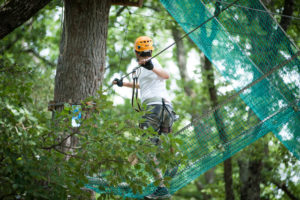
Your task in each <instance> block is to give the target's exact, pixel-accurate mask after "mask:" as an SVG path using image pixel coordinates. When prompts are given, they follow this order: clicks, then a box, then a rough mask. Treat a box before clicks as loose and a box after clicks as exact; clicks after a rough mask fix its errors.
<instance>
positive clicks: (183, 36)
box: [107, 0, 239, 90]
mask: <svg viewBox="0 0 300 200" xmlns="http://www.w3.org/2000/svg"><path fill="white" fill-rule="evenodd" d="M238 1H239V0H235V1H234V2H232V3H230V4H229V5H228V6H227V7H226V8H224V9H222V10H221V11H220V12H218V13H217V14H215V15H213V16H212V17H210V18H208V19H207V20H205V21H204V22H202V23H201V24H200V25H199V26H197V27H196V28H194V29H193V30H191V31H190V32H188V33H186V34H184V35H182V36H181V37H180V38H179V39H178V40H176V41H175V42H173V43H172V44H170V45H169V46H167V47H166V48H164V49H163V50H161V51H160V52H158V53H157V54H155V55H154V56H152V57H151V58H150V59H149V60H152V59H153V58H156V57H157V56H159V55H160V54H162V53H163V52H165V51H166V50H168V49H169V48H171V47H172V46H174V45H175V44H176V43H177V42H178V41H180V40H182V39H183V38H185V37H186V36H188V35H190V34H191V33H193V32H195V31H196V30H197V29H199V28H200V27H202V26H203V25H204V24H206V23H207V22H209V21H211V20H212V19H214V18H216V17H218V16H219V15H220V14H221V13H222V12H223V11H225V10H227V9H228V8H230V7H231V6H233V5H234V4H235V3H236V2H238ZM141 67H142V66H140V65H139V66H138V67H136V68H135V69H134V70H133V71H131V72H129V73H127V74H126V75H124V76H122V77H121V79H124V78H126V77H127V76H129V75H130V74H132V73H135V72H136V70H137V69H139V68H141ZM113 86H114V84H111V85H110V86H109V87H108V88H107V90H108V89H110V88H111V87H113Z"/></svg>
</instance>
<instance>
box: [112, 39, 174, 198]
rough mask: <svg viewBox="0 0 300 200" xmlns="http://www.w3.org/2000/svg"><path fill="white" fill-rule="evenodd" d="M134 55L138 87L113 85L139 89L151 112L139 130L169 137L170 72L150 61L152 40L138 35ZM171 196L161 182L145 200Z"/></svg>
mask: <svg viewBox="0 0 300 200" xmlns="http://www.w3.org/2000/svg"><path fill="white" fill-rule="evenodd" d="M134 48H135V55H136V58H137V62H138V64H139V65H140V66H142V67H141V68H139V69H138V70H139V71H138V72H137V74H139V84H137V85H135V84H134V83H132V82H123V80H122V79H114V81H113V84H116V85H118V86H119V87H122V86H125V87H129V88H133V87H136V88H139V89H140V94H141V102H142V104H145V105H146V109H147V110H150V112H149V113H147V114H145V115H144V116H143V117H142V118H143V119H144V120H143V121H142V122H141V123H140V124H139V126H140V128H142V129H147V128H149V127H152V128H153V129H154V131H156V132H157V133H158V135H161V134H168V133H170V132H171V131H172V125H173V122H174V120H175V113H174V111H173V107H172V103H171V101H170V99H169V95H168V92H167V89H166V80H167V79H169V77H170V75H169V73H168V72H167V71H166V70H164V69H163V68H162V66H161V65H160V63H159V62H158V61H157V59H155V58H152V51H153V50H154V48H153V41H152V39H151V38H150V37H148V36H141V37H138V38H137V39H136V40H135V43H134ZM150 141H151V142H152V143H153V144H155V145H160V140H159V137H154V138H150ZM153 159H154V162H155V164H156V165H158V160H157V159H156V157H155V156H154V158H153ZM156 171H157V173H158V177H156V178H159V179H160V180H163V175H162V172H161V170H160V169H158V168H156ZM170 197H171V195H170V193H169V191H168V189H167V188H166V187H165V185H164V183H163V181H161V183H160V185H159V187H157V188H156V190H155V191H154V192H153V193H152V194H150V195H148V196H146V197H145V199H166V198H170Z"/></svg>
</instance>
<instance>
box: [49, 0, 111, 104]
mask: <svg viewBox="0 0 300 200" xmlns="http://www.w3.org/2000/svg"><path fill="white" fill-rule="evenodd" d="M110 6H111V4H110V0H102V1H99V0H84V1H82V0H66V1H65V19H64V30H63V36H62V41H61V45H60V56H59V60H58V65H57V72H56V77H55V91H54V101H55V102H72V103H78V102H80V101H81V100H83V99H85V98H87V97H89V96H92V95H95V94H96V91H97V89H98V88H99V86H100V84H101V83H102V79H103V72H104V66H105V53H106V39H107V25H108V16H109V9H110Z"/></svg>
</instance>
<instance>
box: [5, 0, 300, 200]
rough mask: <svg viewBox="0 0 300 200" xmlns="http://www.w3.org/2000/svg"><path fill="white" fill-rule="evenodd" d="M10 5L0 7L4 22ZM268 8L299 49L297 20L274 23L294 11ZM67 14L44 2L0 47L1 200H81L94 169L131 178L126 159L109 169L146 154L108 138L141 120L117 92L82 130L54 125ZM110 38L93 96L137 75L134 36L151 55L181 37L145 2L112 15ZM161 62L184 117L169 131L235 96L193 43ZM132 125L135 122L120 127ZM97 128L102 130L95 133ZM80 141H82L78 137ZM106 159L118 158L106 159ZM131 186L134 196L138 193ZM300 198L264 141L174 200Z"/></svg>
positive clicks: (280, 153)
mask: <svg viewBox="0 0 300 200" xmlns="http://www.w3.org/2000/svg"><path fill="white" fill-rule="evenodd" d="M8 2H10V1H5V0H1V1H0V5H1V7H0V13H1V14H2V13H3V8H5V5H7V4H8ZM11 2H13V1H11ZM16 2H17V1H16ZM264 3H265V5H266V6H267V8H268V9H269V10H270V11H271V12H273V13H278V15H274V17H275V19H276V20H277V21H278V23H279V24H280V25H281V26H282V27H283V29H284V30H285V31H286V32H287V35H288V36H289V37H290V39H291V40H293V41H294V42H295V43H296V45H297V46H298V47H299V45H300V37H299V32H300V26H299V24H300V20H299V18H290V17H284V16H282V15H280V14H285V15H289V16H299V14H300V5H299V2H298V3H297V2H296V1H294V0H275V1H264ZM63 6H64V3H63V2H62V1H58V0H53V1H50V3H48V4H47V5H46V6H45V7H44V8H42V9H41V10H39V11H38V12H37V13H36V14H35V15H33V16H32V17H31V18H30V19H29V20H26V21H25V23H23V24H22V25H21V26H19V27H18V28H16V29H15V30H14V31H12V32H10V33H9V34H8V35H6V36H5V37H3V38H2V39H1V40H0V97H1V98H0V116H1V118H0V126H1V130H0V166H1V167H0V199H15V198H19V199H67V198H68V197H76V198H83V199H85V198H87V196H88V195H90V194H89V193H88V192H86V193H83V192H82V190H81V189H80V188H82V186H83V183H85V182H86V181H87V179H86V176H85V175H86V174H93V173H95V172H97V170H99V168H98V167H99V163H100V164H102V165H103V166H105V165H107V166H110V167H111V166H115V168H116V169H118V170H119V173H121V174H122V173H124V174H129V172H130V165H128V163H127V162H126V159H125V160H123V161H122V163H123V164H119V163H113V161H111V160H113V159H112V158H116V159H121V158H122V157H123V158H127V157H130V155H132V152H133V151H134V152H137V151H138V150H139V149H140V148H142V147H136V148H135V149H131V148H130V145H128V146H125V147H122V148H120V147H121V146H122V145H123V143H122V142H127V143H128V144H132V143H134V140H128V138H124V136H123V137H122V136H115V134H111V135H106V134H108V132H114V133H116V132H118V131H119V132H122V130H126V131H129V132H130V131H136V130H135V129H137V121H138V118H139V117H140V116H139V115H138V114H135V113H134V111H133V110H132V108H131V102H130V100H131V92H132V91H131V90H130V89H124V88H117V87H116V86H114V87H113V88H111V89H110V90H108V91H106V92H105V93H104V94H102V93H101V92H99V94H100V95H99V96H100V97H99V96H97V95H95V97H91V98H90V99H89V100H87V101H94V102H97V105H99V107H98V109H96V110H97V112H98V115H97V116H94V115H92V114H91V113H89V118H88V119H87V120H86V121H87V122H86V126H85V128H84V127H83V128H74V127H73V128H72V127H71V128H70V125H71V123H70V120H71V119H70V115H69V112H71V111H72V107H71V106H69V107H68V106H66V108H65V110H64V111H63V112H62V114H61V115H59V117H60V118H59V117H58V118H59V119H60V122H59V124H58V122H57V120H56V121H55V120H53V119H52V118H53V116H52V112H50V111H48V103H49V102H50V101H51V100H53V99H54V87H55V76H56V73H57V66H58V65H59V63H58V61H59V48H60V44H61V40H62V31H63V20H64V19H65V17H66V16H65V15H64V8H63ZM67 14H68V13H67ZM1 17H2V15H1ZM4 17H5V16H4ZM16 20H18V19H16ZM0 25H1V24H0ZM107 31H108V33H107V40H106V52H105V53H106V54H105V71H104V72H103V79H102V80H101V83H100V85H102V87H99V89H100V88H107V87H109V85H110V84H111V81H112V80H113V79H114V78H119V77H121V76H122V75H124V74H126V73H128V72H130V71H131V70H132V69H133V68H134V67H136V66H137V64H136V60H135V56H134V51H133V42H134V40H135V39H136V38H137V37H138V36H140V35H148V36H150V37H152V38H153V39H154V45H155V51H154V53H155V52H159V50H162V49H164V48H165V47H166V46H168V45H169V44H171V43H172V42H173V41H177V40H178V38H180V36H182V35H183V34H184V32H183V31H182V29H181V28H180V27H179V25H178V24H177V23H176V22H175V21H174V20H173V19H172V17H170V15H169V14H168V13H167V11H166V10H165V9H164V8H163V6H162V5H161V4H160V2H159V1H150V0H146V1H144V5H143V6H142V7H141V8H136V7H125V6H111V8H110V11H109V21H108V26H107ZM157 59H158V60H159V61H160V63H161V64H162V65H163V67H164V68H165V69H166V70H167V71H169V73H170V75H171V78H170V79H169V80H168V81H167V87H168V90H169V93H170V94H171V97H172V98H173V104H174V107H175V109H176V112H177V113H178V114H179V115H180V121H178V122H176V125H175V128H174V130H175V131H176V130H179V129H180V128H181V127H183V126H184V125H186V124H187V123H188V122H190V121H191V120H192V119H194V118H197V116H199V115H200V114H201V113H202V112H203V111H205V110H207V108H210V107H214V106H216V105H217V104H218V103H219V102H222V101H224V100H225V99H226V98H228V96H229V95H231V94H233V93H234V91H233V89H232V87H231V86H230V84H229V83H227V82H226V80H225V79H224V78H222V77H221V76H220V74H219V73H218V72H217V71H216V70H215V68H214V67H213V66H212V64H211V63H210V62H209V60H208V59H207V58H206V57H205V56H204V54H203V53H202V52H200V51H199V49H198V48H197V47H196V46H195V45H194V43H193V42H192V41H191V40H190V39H189V38H184V39H183V40H181V41H178V42H177V43H176V45H175V46H174V47H172V48H171V49H169V50H168V51H167V52H165V53H163V54H161V55H160V56H159V57H158V58H157ZM129 79H130V77H129ZM74 81H75V82H76V80H74ZM128 118H131V119H132V120H130V122H128V121H126V120H127V119H128ZM103 120H104V121H105V126H104V125H103ZM95 121H97V122H95ZM101 121H102V123H100V122H101ZM62 122H67V123H62ZM98 122H99V124H98V125H99V127H98V128H95V129H93V128H91V127H94V125H93V124H97V123H98ZM127 122H128V123H127ZM73 123H74V122H73ZM115 124H117V126H118V127H117V128H116V126H115ZM100 126H101V127H100ZM53 127H54V128H53ZM79 129H80V130H79ZM62 132H63V134H61V133H62ZM82 132H86V133H88V134H80V133H82ZM136 134H141V133H136ZM62 135H64V136H67V137H71V136H75V135H76V136H77V137H76V139H77V140H78V138H79V139H80V144H81V145H80V148H79V149H81V150H82V149H84V151H81V152H77V151H79V150H78V149H77V147H78V146H77V143H78V141H77V142H76V141H75V143H76V144H74V145H73V146H72V145H71V147H64V146H62V145H63V142H60V141H61V140H63V139H64V137H62ZM87 135H89V136H87ZM103 137H104V138H106V139H107V143H108V144H107V146H106V144H105V143H101V147H99V146H97V145H96V143H93V141H94V140H95V141H96V140H97V141H102V140H103ZM171 139H172V138H171ZM173 139H174V138H173ZM130 142H131V143H130ZM180 142H181V141H176V139H174V141H173V143H174V144H175V146H176V145H177V146H180ZM98 145H99V144H98ZM58 146H59V148H57V147H58ZM109 146H111V147H109ZM66 148H67V150H66ZM110 149H119V150H118V151H114V153H112V152H111V151H110ZM70 152H71V153H70ZM74 152H76V153H74ZM99 152H101V154H99ZM116 155H117V156H116ZM142 156H143V155H141V157H142ZM168 156H169V155H167V154H166V155H165V157H166V158H167V157H168ZM66 157H67V159H66ZM120 157H121V158H120ZM82 158H89V159H82ZM87 160H89V161H87ZM91 160H93V162H91ZM123 165H124V166H123ZM126 165H128V166H127V167H126ZM83 168H84V169H83ZM150 171H151V170H150ZM114 176H116V175H114ZM135 176H136V174H133V175H128V181H131V182H134V180H135V179H134V178H133V177H135ZM112 177H113V176H112ZM116 180H118V179H116ZM132 184H133V185H132V186H133V188H136V190H137V191H139V190H140V186H138V185H135V184H134V183H132ZM299 194H300V165H299V161H298V160H297V159H296V158H295V157H293V156H292V155H291V154H290V153H289V151H288V150H287V149H286V148H285V147H284V146H283V145H282V144H281V143H280V142H279V141H278V140H277V139H276V138H275V137H274V136H273V134H267V135H266V136H264V137H263V138H261V139H260V140H258V141H256V142H255V143H253V144H251V145H250V146H248V147H247V148H245V149H243V150H242V151H241V152H239V153H237V154H236V155H234V156H233V157H232V158H230V159H228V160H226V161H225V162H224V163H222V164H219V165H217V166H216V167H214V168H212V169H210V170H209V171H207V172H206V173H205V174H203V175H201V176H200V177H199V178H197V179H196V180H194V181H192V182H191V183H190V184H188V185H187V186H185V187H184V188H182V189H181V190H179V191H177V192H176V193H175V194H174V198H173V199H175V200H184V199H190V200H192V199H201V200H202V199H203V200H205V199H231V200H232V199H245V200H247V199H266V200H267V199H295V200H296V199H300V195H299ZM112 198H118V197H112Z"/></svg>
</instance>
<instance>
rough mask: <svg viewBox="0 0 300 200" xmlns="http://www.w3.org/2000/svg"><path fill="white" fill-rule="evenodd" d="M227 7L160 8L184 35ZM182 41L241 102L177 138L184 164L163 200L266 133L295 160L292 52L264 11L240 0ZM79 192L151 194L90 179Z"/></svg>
mask: <svg viewBox="0 0 300 200" xmlns="http://www.w3.org/2000/svg"><path fill="white" fill-rule="evenodd" d="M232 2H233V1H200V0H161V3H162V4H163V5H164V7H165V8H166V9H167V10H168V12H169V13H170V14H171V15H172V16H173V17H174V19H175V20H176V21H177V22H178V24H179V25H180V26H181V27H182V28H183V29H184V31H185V32H187V33H188V32H189V31H191V30H193V29H194V28H195V27H197V26H199V25H200V24H201V23H203V22H205V21H206V20H207V19H209V18H210V17H212V16H213V15H214V14H217V13H218V12H219V11H220V10H221V9H223V8H225V7H226V6H228V5H229V4H230V3H232ZM189 37H190V38H191V39H192V40H193V41H194V43H195V44H196V45H197V46H198V48H199V49H200V50H201V51H202V52H204V54H205V55H206V56H207V57H208V58H209V59H210V60H211V62H212V63H213V64H214V66H215V67H216V68H217V69H218V71H219V72H220V73H221V74H222V75H223V76H224V77H225V78H226V80H227V81H228V82H229V83H230V84H231V85H232V87H233V88H234V89H235V90H236V92H239V91H240V92H239V93H240V94H239V96H237V97H236V98H233V99H230V100H228V101H225V102H224V103H223V104H222V106H219V107H217V108H215V109H213V110H212V111H211V112H207V113H204V114H203V115H202V117H201V118H199V119H198V120H195V121H193V122H192V123H190V124H188V125H187V126H186V127H184V128H183V129H182V130H180V131H179V132H178V133H176V134H177V137H181V138H183V140H184V144H183V145H182V146H181V151H182V153H183V154H185V155H186V156H187V157H188V162H187V163H185V164H179V165H178V170H177V173H176V174H175V175H174V176H173V178H172V180H171V182H170V188H169V191H170V193H174V192H176V191H177V190H179V189H180V188H182V187H184V186H185V185H186V184H188V183H190V182H191V181H193V180H194V179H196V178H197V177H199V176H200V175H201V174H202V173H204V172H206V171H207V170H209V169H210V168H212V167H214V166H216V165H217V164H219V163H221V162H223V161H224V160H226V159H227V158H229V157H231V156H232V155H234V154H235V153H237V152H238V151H240V150H241V149H243V148H245V147H246V146H248V145H249V144H251V143H253V142H254V141H256V140H257V139H259V138H260V137H262V136H264V135H265V134H267V133H270V132H272V133H274V134H275V135H276V137H277V138H278V139H279V140H280V141H281V142H282V143H283V144H284V145H285V146H286V147H287V148H288V149H289V151H290V152H291V153H292V154H293V155H294V156H295V157H297V158H298V159H300V116H299V104H300V102H299V95H300V61H299V59H300V56H299V50H298V48H297V46H296V45H294V44H293V43H292V42H291V41H290V40H289V39H288V37H287V36H286V34H285V32H284V31H283V30H282V29H281V27H280V26H279V25H278V24H277V22H276V21H275V20H274V19H273V17H272V16H271V15H270V14H269V13H268V12H267V10H266V9H265V7H264V6H263V4H262V3H261V2H260V1H259V0H240V1H238V2H237V3H236V4H234V5H233V6H231V7H230V8H229V9H227V10H225V11H224V12H221V13H220V15H218V17H217V18H214V19H213V20H210V21H209V22H208V23H206V24H204V25H203V26H201V27H200V28H199V29H197V30H196V31H194V32H193V33H191V34H190V35H189ZM295 55H296V56H295ZM291 58H293V59H291ZM287 60H289V62H286V63H284V62H285V61H287ZM282 63H284V64H282ZM279 65H281V67H279V68H278V70H274V71H272V69H274V67H278V66H279ZM270 71H271V72H272V73H269V72H270ZM255 81H257V82H255ZM251 83H255V84H251ZM249 85H250V86H251V87H249V88H248V87H247V89H245V90H244V89H243V90H242V88H244V87H246V86H249ZM174 159H176V158H174ZM178 163H180V161H178ZM170 171H172V169H170ZM99 186H102V187H104V188H105V189H101V190H100V189H99ZM86 187H87V188H90V189H92V190H94V191H96V192H99V193H113V194H117V195H121V196H124V197H129V198H136V199H141V198H143V196H145V195H148V194H151V193H152V192H153V191H154V190H155V189H156V187H155V186H154V185H153V184H149V185H148V187H146V188H144V190H143V193H142V194H139V193H138V194H134V193H133V192H132V191H131V189H130V188H129V187H128V186H126V184H125V185H122V184H120V186H119V187H110V186H109V185H105V184H103V180H102V179H101V178H97V177H90V178H89V183H88V184H87V185H86ZM102 187H101V188H102Z"/></svg>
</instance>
